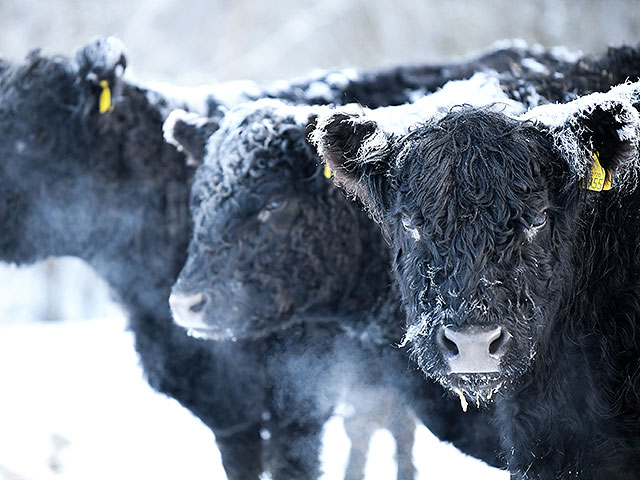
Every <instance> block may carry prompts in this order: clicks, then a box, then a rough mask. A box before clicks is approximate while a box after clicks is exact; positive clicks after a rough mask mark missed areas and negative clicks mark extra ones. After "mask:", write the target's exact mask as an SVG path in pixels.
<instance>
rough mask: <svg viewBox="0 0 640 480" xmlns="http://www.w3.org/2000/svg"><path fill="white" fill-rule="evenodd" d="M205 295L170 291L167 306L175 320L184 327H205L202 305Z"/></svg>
mask: <svg viewBox="0 0 640 480" xmlns="http://www.w3.org/2000/svg"><path fill="white" fill-rule="evenodd" d="M206 304H207V297H206V296H205V295H204V294H203V293H196V294H194V295H187V294H183V293H172V294H171V296H170V297H169V306H170V307H171V312H172V313H173V319H174V320H175V322H176V323H177V324H178V325H180V326H182V327H185V328H206V326H207V325H206V323H205V322H204V307H205V305H206Z"/></svg>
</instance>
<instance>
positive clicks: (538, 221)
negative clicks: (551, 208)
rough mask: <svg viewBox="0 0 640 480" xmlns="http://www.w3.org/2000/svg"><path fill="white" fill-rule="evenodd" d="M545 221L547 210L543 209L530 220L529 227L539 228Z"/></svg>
mask: <svg viewBox="0 0 640 480" xmlns="http://www.w3.org/2000/svg"><path fill="white" fill-rule="evenodd" d="M546 223H547V212H546V210H543V211H542V212H540V213H539V214H538V215H536V216H535V217H534V218H533V220H531V228H540V227H543V226H544V225H545V224H546Z"/></svg>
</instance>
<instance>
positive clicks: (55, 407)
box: [0, 269, 508, 480]
mask: <svg viewBox="0 0 640 480" xmlns="http://www.w3.org/2000/svg"><path fill="white" fill-rule="evenodd" d="M0 273H4V277H3V278H4V282H3V279H2V278H0V286H2V288H0V290H2V291H3V294H4V295H5V296H4V298H0V302H4V305H1V304H0V480H54V479H55V480H57V479H66V480H102V479H104V480H107V479H108V480H112V479H114V478H118V479H123V480H129V479H154V480H163V479H167V480H168V479H171V480H174V479H189V480H199V479H202V480H204V479H207V480H211V479H215V480H217V479H224V478H225V475H224V472H223V470H222V464H221V461H220V455H219V453H218V451H217V449H216V447H215V443H214V437H213V435H212V433H211V432H210V431H209V430H208V429H207V428H206V427H205V426H204V425H203V424H202V423H201V422H200V421H199V420H198V419H197V418H195V417H193V416H192V415H191V414H190V413H189V412H188V411H187V410H185V409H184V408H182V407H181V406H180V405H179V404H178V403H177V402H176V401H174V400H171V399H169V398H167V397H165V396H163V395H160V394H157V393H155V392H154V391H153V390H151V388H150V387H149V386H148V385H147V383H146V382H145V381H144V379H143V377H142V371H141V369H140V368H139V366H138V363H137V358H136V354H135V352H134V350H133V339H132V336H131V334H130V333H129V332H128V331H126V320H125V319H124V318H123V316H122V315H119V314H116V315H110V316H107V317H102V318H98V319H92V320H67V321H62V322H37V321H25V320H24V319H22V320H20V321H16V320H15V317H14V320H13V321H12V320H11V316H12V315H7V313H8V311H9V310H7V309H6V308H3V307H7V305H8V303H10V301H13V302H15V301H16V298H17V299H18V300H19V302H18V303H19V304H21V305H23V306H24V305H25V302H28V299H29V297H30V296H34V293H33V289H31V290H30V288H29V286H28V281H27V279H28V278H29V275H28V274H27V276H26V277H24V275H25V274H24V273H23V271H22V269H20V270H18V271H11V272H7V271H6V270H5V271H4V272H0ZM76 273H77V272H76ZM0 277H2V275H0ZM9 284H11V285H9ZM7 292H13V293H12V294H9V293H7ZM10 297H11V298H10ZM109 308H110V309H111V310H110V311H111V312H112V311H113V308H114V307H113V306H112V307H109ZM13 311H14V312H15V308H14V310H13ZM348 446H349V441H348V440H347V437H346V435H345V433H344V429H343V428H342V419H341V418H340V417H334V418H333V419H332V420H330V421H329V422H328V423H327V425H326V428H325V436H324V451H323V466H324V472H325V474H324V477H323V479H324V480H332V479H339V478H342V474H343V472H344V468H345V464H346V461H347V451H348ZM394 448H395V446H394V443H393V439H392V437H391V435H390V434H389V433H388V432H386V431H380V432H378V433H377V434H376V435H375V436H374V439H373V441H372V445H371V449H370V452H369V458H370V460H369V462H368V465H367V472H366V478H367V479H384V480H389V479H393V478H394V475H395V473H394V463H393V460H392V454H393V450H394ZM414 457H415V461H416V465H417V468H418V470H419V478H422V479H426V478H449V479H454V480H455V479H458V478H460V479H462V478H469V477H472V478H474V479H476V480H483V479H486V480H489V479H507V478H508V475H507V474H506V473H505V472H501V471H498V470H495V469H492V468H489V467H487V466H486V465H484V464H482V463H481V462H479V461H477V460H475V459H472V458H469V457H466V456H464V455H462V454H460V453H459V452H457V450H455V449H454V448H453V447H451V446H450V445H446V444H443V443H440V442H438V440H437V439H435V437H433V436H432V435H431V434H430V433H429V431H428V430H427V429H426V428H424V427H421V428H419V430H418V433H417V435H416V444H415V448H414Z"/></svg>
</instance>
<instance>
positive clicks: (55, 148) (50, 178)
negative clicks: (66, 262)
mask: <svg viewBox="0 0 640 480" xmlns="http://www.w3.org/2000/svg"><path fill="white" fill-rule="evenodd" d="M125 66H126V57H125V54H124V47H123V45H122V44H121V43H120V42H119V41H118V40H116V39H113V38H109V39H99V40H96V41H94V42H92V43H90V44H89V45H87V46H86V47H84V48H83V49H81V50H80V51H79V52H78V56H77V59H76V61H73V60H71V59H68V58H65V57H61V56H51V57H46V56H43V55H41V54H40V53H39V52H38V51H34V52H32V53H30V54H29V55H28V56H27V58H26V60H25V61H24V62H23V63H21V64H12V65H8V64H6V65H3V69H2V72H1V73H0V136H1V137H2V142H0V184H1V185H2V186H1V187H0V224H2V225H3V230H4V231H5V232H11V234H10V235H9V234H7V235H2V236H0V237H1V238H0V251H1V252H2V258H5V259H8V260H10V261H16V262H28V261H33V260H36V259H38V258H42V256H43V255H44V256H46V255H47V254H49V255H53V254H73V253H74V252H72V251H63V252H55V251H52V250H51V247H50V246H51V244H53V243H54V242H55V240H54V239H55V238H60V237H63V238H65V239H66V240H69V242H64V243H75V242H72V241H71V240H72V235H71V234H67V233H66V232H67V231H70V230H71V228H70V226H69V225H68V221H67V217H68V216H75V218H76V220H77V222H78V223H80V222H82V221H83V220H85V219H86V218H85V217H87V213H86V211H87V210H88V209H86V208H84V207H86V204H87V202H88V201H89V200H88V197H90V196H92V195H94V194H95V192H97V191H100V189H101V188H102V187H103V183H101V182H97V183H98V186H97V187H96V188H92V187H93V185H92V183H91V182H90V179H89V178H88V177H91V178H94V175H93V174H94V173H95V172H96V171H98V170H99V171H102V169H105V170H106V169H110V168H112V169H113V170H116V168H118V166H113V165H112V162H113V163H116V159H114V157H115V155H109V156H106V157H105V158H104V159H103V160H104V162H94V161H95V160H96V157H97V155H94V153H95V151H96V150H97V147H96V148H91V147H92V142H93V140H94V139H95V138H97V137H98V133H97V130H98V128H99V127H98V124H100V123H105V122H112V120H114V114H113V111H112V110H113V104H114V102H116V101H117V97H118V95H119V92H120V90H121V86H122V83H123V82H122V79H121V76H122V73H123V71H124V68H125ZM101 109H102V113H101V111H100V110H101ZM107 117H108V118H107ZM111 138H113V137H111ZM113 143H115V142H113ZM117 148H121V146H120V145H118V147H117ZM110 153H112V152H110ZM105 164H107V165H105ZM114 175H115V174H114ZM112 176H113V175H112ZM76 237H77V235H76ZM16 238H19V241H18V242H16V241H15V240H16Z"/></svg>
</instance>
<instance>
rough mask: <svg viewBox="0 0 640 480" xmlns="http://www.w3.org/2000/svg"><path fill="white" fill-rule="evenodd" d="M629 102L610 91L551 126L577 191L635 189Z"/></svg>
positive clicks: (639, 126)
mask: <svg viewBox="0 0 640 480" xmlns="http://www.w3.org/2000/svg"><path fill="white" fill-rule="evenodd" d="M625 97H626V98H625ZM632 102H633V96H632V95H621V94H619V92H616V91H615V90H612V91H611V93H609V94H594V95H590V96H587V97H583V98H582V99H579V100H576V101H575V102H570V103H568V104H566V108H565V112H566V115H564V116H563V117H562V119H561V121H558V119H555V120H554V122H553V123H554V124H552V125H551V128H550V133H551V135H552V138H553V140H554V143H555V146H556V148H557V149H558V150H559V152H560V154H561V156H562V157H563V158H564V159H565V160H566V161H567V163H568V164H569V168H570V170H571V171H572V173H573V174H574V175H575V177H576V179H577V183H578V185H580V186H582V187H583V188H586V189H589V190H595V191H601V190H608V189H615V190H619V191H623V192H624V191H629V190H630V189H633V188H635V187H636V185H637V180H638V174H639V173H640V155H639V150H638V148H639V144H638V141H639V138H640V117H639V115H638V111H637V109H636V108H634V104H633V103H632ZM572 103H573V104H574V105H572ZM636 105H637V103H636ZM557 110H558V111H562V110H561V106H558V108H557ZM532 112H533V111H532ZM541 118H542V123H545V122H544V119H545V116H542V117H541Z"/></svg>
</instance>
